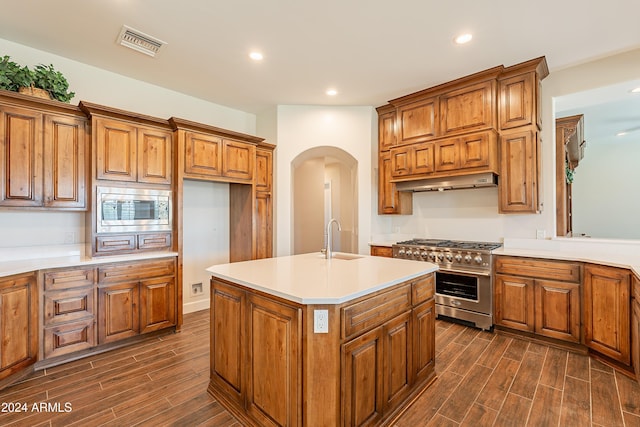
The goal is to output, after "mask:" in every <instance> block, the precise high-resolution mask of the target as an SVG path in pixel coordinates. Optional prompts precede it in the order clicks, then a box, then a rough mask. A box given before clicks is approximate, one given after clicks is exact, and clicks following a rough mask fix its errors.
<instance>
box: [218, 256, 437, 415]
mask: <svg viewBox="0 0 640 427" xmlns="http://www.w3.org/2000/svg"><path fill="white" fill-rule="evenodd" d="M435 270H437V266H436V265H435V264H431V263H427V262H418V261H408V260H401V259H393V258H382V257H371V256H364V255H353V254H342V253H335V254H334V257H333V258H332V259H329V260H327V259H325V258H324V255H322V254H319V253H312V254H304V255H294V256H287V257H278V258H268V259H261V260H255V261H245V262H238V263H232V264H223V265H216V266H212V267H209V268H208V269H207V271H209V272H210V273H211V275H212V278H211V351H210V358H211V361H210V377H211V378H210V383H209V393H211V394H212V395H213V396H214V397H216V398H217V399H218V400H219V401H220V402H221V403H222V404H223V406H225V407H226V408H227V409H228V410H229V411H230V412H232V413H233V414H234V415H235V416H236V417H237V418H238V419H239V420H240V421H241V422H242V423H244V424H246V425H256V426H258V425H259V426H265V425H266V426H338V425H345V426H352V425H358V426H359V425H385V424H387V423H389V422H391V421H392V420H393V419H395V417H397V416H398V415H399V414H400V413H401V412H402V410H403V409H404V408H405V407H406V406H407V405H408V404H409V403H410V402H411V401H412V400H413V399H414V398H415V397H416V396H417V395H418V394H419V393H420V392H421V391H422V390H424V388H425V387H427V386H428V385H429V384H430V383H431V381H433V380H434V379H435V371H434V362H435V309H434V298H433V296H434V273H433V272H434V271H435Z"/></svg>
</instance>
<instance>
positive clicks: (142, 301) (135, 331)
mask: <svg viewBox="0 0 640 427" xmlns="http://www.w3.org/2000/svg"><path fill="white" fill-rule="evenodd" d="M175 269H176V266H175V258H162V259H158V260H148V261H135V262H127V263H117V264H107V265H104V266H98V271H97V278H98V280H97V283H98V288H97V293H98V307H97V311H98V319H97V324H98V344H106V343H110V342H114V341H119V340H122V339H125V338H130V337H133V336H136V335H139V334H141V333H147V332H152V331H155V330H158V329H164V328H168V327H171V326H175V324H176V311H177V308H176V289H175Z"/></svg>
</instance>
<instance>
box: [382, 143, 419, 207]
mask: <svg viewBox="0 0 640 427" xmlns="http://www.w3.org/2000/svg"><path fill="white" fill-rule="evenodd" d="M392 167H393V165H392V161H391V154H390V153H389V152H381V153H380V157H379V159H378V214H379V215H385V214H406V215H411V213H412V212H413V196H412V195H411V193H409V192H399V191H397V190H396V185H395V184H394V183H393V182H391V179H393V176H392Z"/></svg>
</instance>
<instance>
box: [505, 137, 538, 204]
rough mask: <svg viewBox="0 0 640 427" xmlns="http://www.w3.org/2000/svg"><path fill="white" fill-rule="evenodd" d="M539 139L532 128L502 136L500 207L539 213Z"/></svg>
mask: <svg viewBox="0 0 640 427" xmlns="http://www.w3.org/2000/svg"><path fill="white" fill-rule="evenodd" d="M538 160H539V159H538V139H537V133H534V132H532V131H530V130H527V131H522V132H511V133H503V134H502V135H501V137H500V182H499V189H498V192H499V199H500V200H499V201H500V206H499V210H500V212H501V213H536V212H538V211H539V206H538V173H539V164H538Z"/></svg>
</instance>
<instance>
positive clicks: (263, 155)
mask: <svg viewBox="0 0 640 427" xmlns="http://www.w3.org/2000/svg"><path fill="white" fill-rule="evenodd" d="M255 182H256V191H261V192H271V190H272V185H273V148H271V149H263V148H260V147H258V148H256V172H255Z"/></svg>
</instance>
